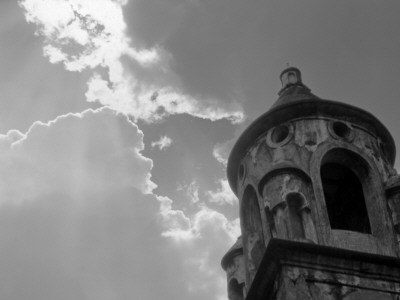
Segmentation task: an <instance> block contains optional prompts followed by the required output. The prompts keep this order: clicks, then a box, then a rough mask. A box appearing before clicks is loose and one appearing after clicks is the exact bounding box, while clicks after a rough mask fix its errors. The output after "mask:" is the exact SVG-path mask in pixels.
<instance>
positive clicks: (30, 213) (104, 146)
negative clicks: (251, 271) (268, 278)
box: [0, 108, 238, 300]
mask: <svg viewBox="0 0 400 300" xmlns="http://www.w3.org/2000/svg"><path fill="white" fill-rule="evenodd" d="M143 149H144V144H143V133H142V132H141V130H140V129H139V128H138V127H137V125H136V124H135V123H133V122H131V121H130V120H129V119H128V118H127V117H126V116H124V115H122V114H118V113H116V112H114V111H112V110H110V109H109V108H101V109H97V110H87V111H84V112H82V113H79V114H72V113H71V114H67V115H64V116H60V117H57V118H56V119H54V120H52V121H50V122H47V123H42V122H36V123H34V124H33V125H32V126H31V127H30V129H29V130H28V132H26V133H21V132H19V131H17V130H10V131H9V132H8V133H6V134H4V135H0V161H1V163H2V168H1V169H0V183H1V187H0V199H1V202H0V236H1V237H2V238H1V239H0V249H1V251H0V264H1V265H2V270H3V272H1V274H0V298H1V299H10V300H13V299H28V298H29V299H30V300H39V299H40V300H50V299H60V300H63V299H72V298H73V299H76V300H80V299H82V300H83V299H85V300H91V299H93V300H94V299H96V300H103V299H104V300H108V299H117V300H119V299H121V300H122V299H128V298H132V297H134V298H139V299H144V300H147V299H148V300H150V299H157V298H160V297H163V298H164V299H185V300H186V299H191V300H197V299H198V300H200V299H204V298H208V299H219V298H223V297H226V292H225V290H226V286H225V276H224V274H223V272H222V270H221V268H220V265H219V260H220V259H221V257H222V255H223V253H224V252H225V251H226V249H228V247H229V246H230V244H231V243H232V242H233V241H234V240H235V238H236V236H237V235H238V232H237V231H238V226H237V225H238V223H237V221H236V220H235V221H229V220H228V219H227V218H226V217H225V216H223V215H222V214H221V213H218V212H216V211H213V210H211V209H210V208H208V207H206V206H202V207H200V208H199V209H198V210H197V211H195V212H193V213H192V214H191V215H187V214H186V213H185V212H184V211H183V210H181V209H180V208H179V207H176V203H175V202H174V201H173V200H171V199H169V198H167V197H163V196H158V195H156V194H154V190H155V187H156V185H155V183H154V182H153V181H152V180H151V170H152V166H153V162H152V160H151V159H149V158H147V157H145V156H143V154H142V152H143ZM155 283H156V285H157V288H154V285H155ZM177 286H179V287H180V288H179V289H177V288H176V287H177Z"/></svg>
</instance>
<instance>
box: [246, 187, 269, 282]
mask: <svg viewBox="0 0 400 300" xmlns="http://www.w3.org/2000/svg"><path fill="white" fill-rule="evenodd" d="M240 221H241V227H242V236H243V252H244V254H245V255H244V257H245V263H246V265H247V266H251V267H250V269H251V270H252V271H251V274H246V280H247V282H246V284H250V281H251V280H252V279H253V278H254V276H255V272H256V271H257V269H258V266H259V265H260V263H261V260H262V258H263V255H264V251H265V246H264V235H263V228H262V218H261V211H260V205H259V202H258V197H257V192H256V190H255V189H254V188H253V186H252V185H248V186H247V187H246V189H245V191H244V193H243V198H242V201H241V209H240Z"/></svg>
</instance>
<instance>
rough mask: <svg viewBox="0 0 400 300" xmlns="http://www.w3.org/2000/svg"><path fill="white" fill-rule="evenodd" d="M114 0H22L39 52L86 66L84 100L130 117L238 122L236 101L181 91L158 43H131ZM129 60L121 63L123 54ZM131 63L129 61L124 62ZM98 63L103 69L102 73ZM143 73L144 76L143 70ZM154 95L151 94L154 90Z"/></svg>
mask: <svg viewBox="0 0 400 300" xmlns="http://www.w3.org/2000/svg"><path fill="white" fill-rule="evenodd" d="M126 3H127V1H122V0H121V1H118V0H91V1H88V0H67V1H58V0H50V1H43V0H21V1H20V2H19V4H20V6H21V7H22V8H23V9H24V11H25V17H26V20H27V21H28V22H29V23H33V24H35V25H36V34H37V35H40V36H43V37H44V48H43V51H44V55H45V56H47V57H48V58H49V61H50V62H51V63H63V64H64V66H65V68H66V69H67V70H69V71H82V70H84V69H89V70H92V71H93V76H92V77H91V79H90V80H89V81H88V90H87V93H86V98H87V101H89V102H94V101H98V102H100V103H101V104H103V105H107V106H109V107H111V108H112V109H114V110H116V111H118V112H124V113H126V114H130V115H131V116H133V117H134V118H135V119H142V120H145V121H149V122H155V121H159V120H161V119H163V118H165V117H166V116H168V115H173V114H190V115H192V116H195V117H199V118H203V119H209V120H219V119H229V120H231V121H232V122H234V123H235V122H240V121H241V120H242V119H243V112H242V109H241V107H240V106H239V105H238V104H232V105H231V106H230V107H222V106H220V103H219V101H218V99H210V98H208V97H205V96H201V95H195V96H194V95H187V94H185V93H183V92H182V88H181V87H180V83H179V81H180V80H179V76H178V75H177V74H175V73H174V72H173V71H172V70H171V68H170V61H171V60H172V57H171V55H170V54H169V53H167V52H166V51H165V50H164V49H162V47H160V46H157V45H156V46H154V47H153V48H149V49H144V48H139V47H135V45H134V44H135V39H134V38H130V37H128V36H127V35H126V24H125V22H124V19H123V14H122V13H123V6H124V5H125V4H126ZM127 59H128V61H129V63H125V62H124V60H127ZM128 65H131V67H127V66H128ZM97 68H104V69H105V70H107V76H106V77H102V76H101V75H100V74H99V72H96V71H95V70H96V69H97ZM146 74H147V76H146ZM155 95H156V96H155Z"/></svg>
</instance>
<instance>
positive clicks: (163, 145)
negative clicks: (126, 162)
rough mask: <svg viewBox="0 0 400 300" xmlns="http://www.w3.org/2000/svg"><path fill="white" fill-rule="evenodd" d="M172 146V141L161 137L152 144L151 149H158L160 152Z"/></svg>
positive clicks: (166, 137)
mask: <svg viewBox="0 0 400 300" xmlns="http://www.w3.org/2000/svg"><path fill="white" fill-rule="evenodd" d="M171 145H172V139H171V138H170V137H168V136H165V135H164V136H162V137H160V139H159V140H158V141H155V142H152V143H151V147H152V148H154V147H158V149H160V150H164V149H167V148H168V147H170V146H171Z"/></svg>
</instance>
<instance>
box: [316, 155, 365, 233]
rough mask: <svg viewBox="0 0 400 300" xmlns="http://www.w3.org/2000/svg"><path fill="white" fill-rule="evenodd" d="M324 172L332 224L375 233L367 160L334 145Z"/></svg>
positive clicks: (332, 226) (322, 166)
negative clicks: (369, 203) (369, 207)
mask: <svg viewBox="0 0 400 300" xmlns="http://www.w3.org/2000/svg"><path fill="white" fill-rule="evenodd" d="M320 176H321V183H322V188H323V191H324V198H325V205H326V208H327V211H328V217H329V223H330V226H331V228H332V229H340V230H349V231H357V232H361V233H367V234H371V225H370V220H369V216H368V212H367V207H366V203H365V194H364V189H363V184H364V185H365V184H367V183H366V182H365V181H366V179H367V178H368V176H369V175H368V168H366V162H365V161H363V160H362V158H360V157H359V156H358V155H356V154H354V153H352V152H349V151H348V150H341V149H334V150H331V151H329V152H328V153H326V154H325V156H324V158H323V160H322V163H321V168H320Z"/></svg>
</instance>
